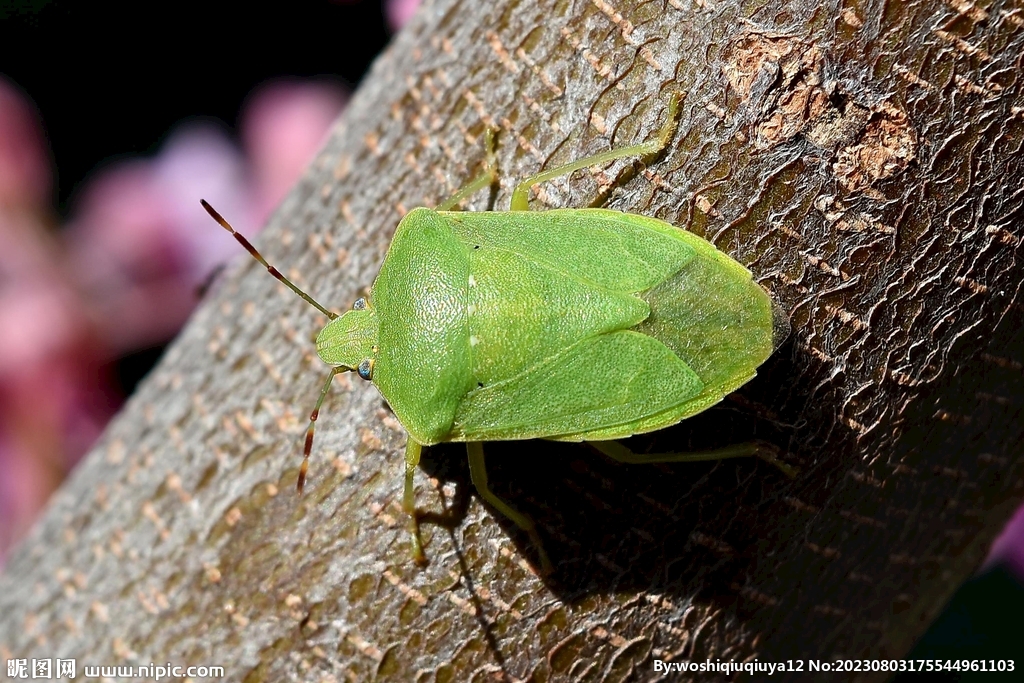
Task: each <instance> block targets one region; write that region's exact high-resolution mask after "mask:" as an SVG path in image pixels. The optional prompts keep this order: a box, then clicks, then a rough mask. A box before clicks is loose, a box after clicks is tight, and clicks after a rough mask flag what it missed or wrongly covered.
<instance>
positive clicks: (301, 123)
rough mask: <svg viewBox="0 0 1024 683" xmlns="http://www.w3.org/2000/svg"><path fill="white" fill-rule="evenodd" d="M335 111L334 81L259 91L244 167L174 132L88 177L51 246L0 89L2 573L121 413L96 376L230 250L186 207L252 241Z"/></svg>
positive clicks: (158, 339)
mask: <svg viewBox="0 0 1024 683" xmlns="http://www.w3.org/2000/svg"><path fill="white" fill-rule="evenodd" d="M344 103H345V93H344V91H343V90H342V89H341V88H340V87H338V86H334V85H325V84H310V83H302V82H279V83H275V84H272V85H269V86H266V87H264V88H262V89H260V90H258V91H257V92H256V94H255V95H253V97H252V98H251V100H250V103H249V106H248V111H246V112H244V113H243V115H242V117H241V118H242V121H243V130H244V138H245V143H246V149H247V150H248V153H249V157H250V158H249V159H248V160H247V159H246V157H244V156H243V155H242V153H241V152H240V151H239V150H238V148H237V146H236V145H235V144H233V143H232V142H231V140H229V139H228V137H227V136H226V134H225V133H223V132H222V131H221V130H220V129H219V128H218V127H216V126H212V125H209V124H204V123H188V124H185V125H183V126H181V127H179V128H178V129H177V130H176V131H174V132H173V133H172V134H171V135H170V136H169V137H168V139H167V141H166V142H165V143H164V145H163V146H162V148H161V149H160V151H159V153H158V154H157V155H156V156H155V157H153V158H148V159H146V158H138V159H133V160H128V161H121V162H117V163H115V164H113V165H110V166H108V167H107V168H106V169H104V170H103V171H101V172H100V173H98V174H96V175H95V176H94V177H93V178H91V179H89V180H87V181H86V183H85V184H84V187H83V188H82V189H81V190H80V191H79V192H78V195H77V199H76V201H75V206H74V213H73V216H72V219H71V220H70V221H69V223H68V225H67V226H66V227H65V229H64V230H63V233H62V236H61V237H62V238H60V237H58V235H55V234H50V232H49V229H48V227H47V225H46V221H47V217H48V216H50V214H51V211H52V209H51V208H50V207H49V206H47V202H48V200H49V196H48V195H49V193H50V183H51V179H50V171H49V168H50V167H49V158H48V156H47V153H46V147H45V144H44V142H45V141H44V137H43V134H42V128H41V126H40V125H39V122H38V119H37V117H36V116H35V113H34V109H33V107H32V106H31V104H30V103H29V102H28V100H27V99H26V98H24V96H23V95H22V94H21V92H20V91H19V90H18V89H17V88H15V87H14V86H12V85H10V84H9V83H7V82H6V81H4V80H0V244H2V245H3V249H0V563H2V559H3V553H4V552H5V551H6V549H7V548H8V547H10V545H11V544H12V543H13V542H14V541H16V540H17V538H19V537H20V536H21V535H22V534H23V533H24V531H25V530H27V529H28V526H29V524H30V523H31V521H32V519H33V518H34V517H35V515H36V514H37V513H38V511H39V510H40V509H41V507H42V506H43V504H44V503H45V501H46V499H47V498H48V497H49V494H50V493H51V492H52V491H53V490H54V489H55V488H56V487H57V486H58V485H59V484H60V482H61V480H62V479H63V477H64V476H65V474H66V473H67V471H68V469H69V468H70V466H71V465H72V464H73V463H74V461H75V460H77V458H78V457H79V456H80V455H81V454H82V453H83V452H84V451H85V450H86V449H87V448H88V447H89V446H90V445H91V444H92V442H93V441H94V440H95V438H96V437H97V436H98V435H99V433H100V431H101V430H102V428H103V425H104V424H105V422H106V420H107V419H108V418H109V416H110V415H111V414H112V412H113V411H114V409H115V408H116V406H117V404H119V403H120V397H119V396H118V395H117V393H116V392H115V391H114V390H113V389H112V388H111V386H110V384H109V382H107V370H108V368H109V367H110V364H111V363H112V362H113V361H114V359H116V358H117V357H118V356H123V355H126V354H129V353H132V352H135V351H139V350H142V349H145V348H148V347H153V346H158V345H160V344H163V343H166V342H167V341H168V340H169V339H170V338H171V337H173V336H174V334H176V333H177V331H178V329H180V327H181V325H182V324H183V323H184V322H185V319H186V318H187V317H188V316H189V314H190V313H191V311H192V309H193V307H194V306H195V304H196V302H197V300H198V290H199V289H200V285H202V284H204V283H205V281H206V280H207V278H208V277H209V276H210V274H211V272H212V271H213V270H214V269H215V268H216V267H217V266H218V265H219V264H221V263H223V262H225V261H226V260H227V259H229V258H231V257H234V256H235V255H238V254H239V253H240V249H239V247H238V244H237V243H236V242H235V241H234V240H232V239H231V238H230V236H228V235H227V234H225V233H224V231H223V230H221V229H220V228H218V227H217V225H216V223H214V222H213V221H212V220H211V219H210V217H209V216H208V215H207V214H206V212H205V211H204V210H203V209H202V207H201V206H200V205H199V199H200V198H205V199H207V200H209V201H210V203H211V204H213V205H214V206H215V207H217V209H218V210H219V211H221V212H222V213H223V214H224V215H225V216H226V217H228V219H229V220H231V222H232V223H233V224H234V225H235V226H236V227H237V228H238V229H239V230H241V231H243V232H245V233H246V234H248V235H250V236H252V235H254V233H255V232H256V228H257V227H258V226H259V225H260V224H262V222H263V220H264V218H265V216H266V214H267V213H269V212H270V211H271V210H272V209H273V208H274V207H275V206H276V204H277V203H278V202H279V201H280V200H281V198H282V197H283V196H284V195H285V193H286V192H287V191H288V188H289V187H290V186H291V185H292V184H293V183H294V182H295V181H296V179H297V178H298V177H299V176H300V175H301V173H302V171H303V168H304V167H305V165H306V164H307V163H308V162H309V161H310V159H312V157H313V155H314V154H315V153H316V150H317V149H318V148H319V146H320V143H321V142H322V141H323V139H324V137H325V135H326V134H327V131H328V128H329V127H330V125H331V122H333V121H334V119H335V118H336V117H337V115H338V113H339V112H340V111H341V109H342V107H343V106H344Z"/></svg>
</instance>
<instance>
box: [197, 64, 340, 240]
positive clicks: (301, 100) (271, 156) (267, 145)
mask: <svg viewBox="0 0 1024 683" xmlns="http://www.w3.org/2000/svg"><path fill="white" fill-rule="evenodd" d="M347 99H348V94H347V93H346V91H345V90H344V89H343V88H342V87H341V86H339V85H335V84H333V83H317V82H309V81H291V80H289V81H276V82H271V83H268V84H265V85H263V86H260V87H259V88H257V89H256V90H255V91H254V92H253V93H252V94H251V95H250V96H249V99H248V101H247V102H246V105H245V107H244V109H243V113H242V117H241V124H240V126H239V127H240V129H241V135H242V145H243V147H244V149H245V153H246V156H248V158H249V162H250V164H251V169H252V176H253V185H254V187H253V192H254V198H255V220H256V222H257V223H258V224H261V225H262V224H263V222H264V221H265V220H266V219H267V217H268V216H269V215H270V212H271V211H273V210H274V209H275V208H277V205H278V204H280V203H281V200H282V199H284V196H285V195H286V194H287V193H288V190H290V189H291V187H292V185H294V184H295V181H296V180H298V179H299V177H300V176H301V175H302V172H303V171H304V170H305V168H306V165H307V164H308V163H309V162H310V161H311V160H312V159H313V157H314V155H315V154H316V152H317V151H318V150H319V149H320V146H321V145H322V144H323V142H324V139H325V138H326V137H327V133H328V131H329V129H330V127H331V124H332V123H333V122H334V120H335V119H336V118H338V115H339V114H340V113H341V111H342V109H344V108H345V102H346V100H347ZM214 206H216V205H214ZM225 215H226V214H225Z"/></svg>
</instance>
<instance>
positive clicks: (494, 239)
mask: <svg viewBox="0 0 1024 683" xmlns="http://www.w3.org/2000/svg"><path fill="white" fill-rule="evenodd" d="M440 213H441V215H442V216H443V217H444V219H445V220H446V221H447V222H448V223H449V225H451V228H452V232H454V233H455V235H456V237H457V238H458V239H459V240H460V241H462V242H463V243H464V244H465V245H466V246H467V248H469V249H470V250H472V248H473V247H474V246H477V245H480V246H483V245H486V246H489V247H494V248H497V249H502V250H504V251H509V252H512V253H514V254H518V255H519V256H521V257H523V258H524V259H526V260H527V261H530V262H533V263H538V264H542V265H544V266H547V267H549V268H551V269H553V270H556V271H558V272H561V273H563V274H564V275H565V276H566V277H569V278H572V279H575V280H578V281H580V282H583V283H587V284H589V285H592V286H597V287H601V288H604V289H607V290H609V291H612V292H624V293H637V292H642V291H644V290H647V289H650V288H651V287H654V286H656V285H657V284H658V283H660V282H664V281H665V279H666V278H668V277H669V276H670V275H672V274H673V273H677V272H679V270H680V269H681V268H682V267H683V266H684V265H685V264H686V263H687V262H689V261H690V260H691V259H693V258H694V257H695V256H696V255H697V253H698V251H699V249H698V248H695V245H694V244H691V243H690V242H691V241H693V240H692V239H691V238H692V237H693V236H692V235H690V234H689V233H686V232H685V231H683V230H680V229H679V228H677V227H675V226H672V225H669V224H668V223H666V222H664V221H660V220H657V219H655V218H648V217H645V216H637V215H634V214H627V213H623V212H621V211H612V210H609V209H584V210H580V209H555V210H553V211H500V212H499V211H481V212H464V211H450V212H440ZM698 239H699V238H698ZM702 241H703V240H701V242H702ZM705 244H706V243H705ZM697 246H699V245H697ZM708 247H709V248H711V250H712V251H714V248H713V247H711V246H710V245H708Z"/></svg>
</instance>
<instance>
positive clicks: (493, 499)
mask: <svg viewBox="0 0 1024 683" xmlns="http://www.w3.org/2000/svg"><path fill="white" fill-rule="evenodd" d="M466 451H467V452H468V454H469V476H470V477H471V478H472V479H473V486H475V487H476V490H477V493H479V494H480V497H481V498H483V499H484V500H486V501H487V502H488V503H490V504H491V506H492V507H494V508H495V509H496V510H497V511H498V512H500V513H501V514H503V515H505V516H506V517H508V518H509V519H511V520H512V521H513V522H515V524H516V526H518V527H519V528H520V529H522V530H523V531H525V532H526V533H527V534H529V535H530V540H531V541H532V542H533V545H534V547H535V548H536V549H537V554H538V555H539V556H540V570H541V573H542V574H550V573H551V569H552V567H551V560H549V559H548V554H547V553H546V552H544V545H543V544H542V543H541V540H540V535H539V534H538V533H537V526H536V525H535V524H534V523H533V519H531V518H530V516H529V515H527V514H524V513H522V512H519V511H518V510H516V509H515V508H513V507H512V506H511V505H509V504H508V503H506V502H505V501H503V500H502V499H501V498H499V497H498V495H497V494H496V493H494V491H492V490H491V489H490V487H489V486H488V485H487V465H486V464H485V463H484V447H483V444H481V443H479V442H473V441H471V442H469V443H467V444H466Z"/></svg>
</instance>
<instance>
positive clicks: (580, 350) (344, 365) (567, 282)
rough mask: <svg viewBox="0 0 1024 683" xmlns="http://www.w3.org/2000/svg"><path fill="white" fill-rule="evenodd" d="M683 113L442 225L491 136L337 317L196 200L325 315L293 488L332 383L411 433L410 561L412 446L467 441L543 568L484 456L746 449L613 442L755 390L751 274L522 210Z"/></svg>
mask: <svg viewBox="0 0 1024 683" xmlns="http://www.w3.org/2000/svg"><path fill="white" fill-rule="evenodd" d="M678 104H679V96H678V95H676V96H673V98H672V99H671V101H670V103H669V107H668V113H667V115H666V120H665V123H664V124H663V125H662V127H661V129H660V131H659V133H658V135H657V136H656V137H655V138H653V139H652V140H650V141H648V142H646V143H643V144H639V145H633V146H630V147H624V148H617V149H612V150H609V151H607V152H604V153H602V154H598V155H595V156H591V157H587V158H585V159H581V160H578V161H575V162H573V163H570V164H567V165H564V166H559V167H558V168H555V169H552V170H549V171H545V172H543V173H541V174H538V175H535V176H532V177H530V178H528V179H526V180H524V181H522V182H520V183H519V184H518V185H516V187H515V190H514V192H513V194H512V199H511V207H510V211H502V212H498V211H487V212H464V211H453V210H452V209H453V208H454V207H456V206H457V204H458V203H459V202H460V201H461V200H463V199H465V198H466V197H467V196H469V195H470V194H472V193H474V192H476V191H478V190H481V189H483V188H485V187H487V186H489V185H492V184H493V183H494V182H496V180H497V170H496V167H495V163H494V155H493V137H492V136H491V135H490V133H489V134H488V140H489V144H488V167H487V170H486V171H485V172H484V173H483V174H481V175H480V176H479V177H477V178H476V179H475V180H473V181H472V182H470V183H469V184H468V185H467V186H466V187H464V188H463V189H461V190H460V191H459V192H457V193H456V194H455V195H453V196H452V197H451V198H449V199H448V200H446V201H445V202H443V203H442V204H441V205H440V206H438V207H437V208H436V209H433V210H432V209H427V208H418V209H414V210H413V211H411V212H409V213H408V214H407V215H406V216H405V217H404V218H403V219H402V221H401V222H400V223H399V225H398V228H397V230H396V231H395V236H394V238H393V240H392V242H391V246H390V247H389V249H388V252H387V254H386V256H385V258H384V262H383V264H382V265H381V268H380V272H379V273H378V275H377V278H376V280H375V281H374V283H373V286H372V288H371V290H370V294H369V296H368V297H367V298H365V299H359V300H358V301H356V302H355V304H354V305H353V307H352V310H350V311H348V312H347V313H345V314H344V315H341V316H338V315H336V314H334V313H332V312H331V311H329V310H327V309H326V308H324V307H323V306H321V305H320V304H319V303H317V302H316V301H315V300H314V299H313V298H312V297H310V296H309V295H308V294H306V293H305V292H303V291H302V290H301V289H299V288H298V287H297V286H296V285H295V284H293V283H292V282H290V281H289V280H288V279H287V278H285V277H284V276H283V275H281V274H280V273H279V272H278V271H277V270H276V269H274V268H273V267H272V266H270V265H269V264H268V263H267V262H266V261H265V260H264V259H263V257H262V256H261V255H260V254H259V252H258V251H256V249H255V248H254V247H253V246H252V245H251V244H250V243H249V242H248V241H247V240H246V239H245V238H244V237H242V236H241V235H240V234H238V233H236V232H235V231H234V230H233V229H232V228H231V226H230V225H229V224H228V223H227V222H226V221H225V220H224V219H223V218H221V217H220V215H219V214H217V213H216V212H215V211H214V210H213V209H212V208H211V207H210V206H209V205H208V204H207V203H206V202H205V201H203V202H202V204H203V206H204V207H205V208H206V210H207V211H208V212H209V213H210V214H211V215H212V216H213V217H214V218H215V219H216V220H217V222H218V223H220V224H221V225H222V226H223V227H224V228H225V229H227V230H228V231H230V232H231V233H232V234H233V235H235V238H236V239H237V240H238V241H239V242H240V243H241V244H242V245H243V246H244V247H245V248H246V249H247V250H248V251H249V252H250V253H251V254H252V255H253V256H254V257H255V258H256V259H257V260H259V262H260V263H262V264H263V265H264V266H266V268H267V269H268V270H269V271H270V272H271V274H272V275H274V277H276V278H277V279H279V280H281V281H282V282H283V283H284V284H285V285H287V286H288V287H290V288H291V289H292V290H293V291H295V292H296V293H297V294H298V295H299V296H300V297H302V298H303V299H304V300H305V301H306V302H308V303H309V304H311V305H312V306H314V307H315V308H317V309H318V310H319V311H320V312H322V313H324V314H325V315H326V316H327V317H328V318H329V319H330V321H329V322H328V323H327V325H326V326H325V327H324V328H323V330H321V332H320V334H319V335H318V337H317V340H316V346H317V353H318V354H319V356H320V358H321V359H322V360H323V361H324V362H325V363H326V364H328V365H330V366H331V372H330V375H329V376H328V378H327V382H326V383H325V384H324V386H323V389H322V390H321V392H320V396H319V399H318V400H317V403H316V407H315V408H314V409H313V412H312V414H311V415H310V423H309V428H308V430H307V432H306V441H305V448H304V458H303V463H302V469H301V470H300V473H299V478H298V489H299V491H301V490H302V487H303V484H304V481H305V477H306V469H307V466H308V462H309V460H308V459H309V454H310V451H311V449H312V441H313V431H314V427H315V423H316V419H317V417H318V415H319V411H320V407H321V405H322V404H323V401H324V397H325V396H326V395H327V392H328V390H329V388H330V386H331V381H332V379H333V378H334V376H335V375H337V374H338V373H340V372H348V371H356V372H357V373H358V374H359V376H360V377H362V378H363V379H365V380H368V381H371V382H372V383H373V384H374V385H376V387H377V389H378V390H379V391H380V393H381V394H382V395H383V397H384V399H385V400H386V401H387V402H388V404H389V405H390V406H391V409H392V410H393V411H394V413H395V416H396V417H397V418H398V420H399V422H401V424H402V426H403V427H404V428H405V429H406V431H407V432H408V441H407V446H406V454H405V460H406V476H405V489H404V496H403V507H404V509H405V510H406V511H407V512H408V513H409V514H410V515H411V516H412V519H413V549H414V553H415V557H416V559H417V561H423V559H424V555H423V549H422V547H421V541H420V539H419V533H418V527H417V522H416V520H417V513H416V506H415V500H414V495H413V475H414V472H415V469H416V466H417V465H418V463H419V459H420V453H421V450H422V448H423V446H429V445H433V444H437V443H442V442H451V441H461V442H466V444H467V450H468V453H469V462H470V474H471V478H472V480H473V483H474V485H475V486H476V488H477V490H478V492H479V493H480V495H481V496H482V498H483V499H484V500H486V501H488V502H489V503H490V504H491V505H493V506H494V507H495V508H497V509H498V510H499V511H501V512H502V513H503V514H504V515H506V516H507V517H509V518H510V519H512V520H513V521H514V522H515V523H516V524H517V525H518V526H520V527H521V528H522V529H524V530H525V531H527V532H528V533H529V534H530V536H531V539H532V540H533V542H534V544H535V545H536V547H537V549H538V552H539V554H540V557H541V562H542V565H543V569H544V570H545V571H546V570H548V569H549V567H550V563H549V561H548V559H547V557H546V555H545V553H544V551H543V548H542V546H541V544H540V540H539V537H538V535H537V532H536V529H535V526H534V523H533V521H532V520H531V519H530V517H529V516H527V515H525V514H523V513H521V512H518V511H516V510H515V509H513V508H512V507H511V506H510V505H509V504H508V503H506V502H505V501H503V500H502V499H501V498H499V497H498V496H497V495H495V494H494V493H493V492H492V491H491V490H490V489H489V488H488V485H487V473H486V468H485V464H484V455H483V448H482V446H481V443H482V442H484V441H494V440H518V439H535V438H543V439H552V440H558V441H588V442H591V443H592V444H593V445H594V446H595V447H597V448H598V450H600V451H602V452H604V453H606V454H607V455H609V456H611V457H612V458H615V459H618V460H623V461H627V462H667V461H672V462H681V461H693V460H708V459H719V458H727V457H737V456H748V455H754V454H755V453H757V450H758V449H757V448H756V447H755V446H754V445H752V444H740V445H737V446H733V447H729V448H724V449H720V450H716V451H709V452H702V453H677V454H663V455H639V454H633V453H632V452H630V451H629V450H628V449H626V448H625V447H623V446H620V445H618V444H615V443H614V442H613V441H612V440H614V439H620V438H624V437H628V436H631V435H634V434H640V433H644V432H650V431H653V430H657V429H662V428H664V427H667V426H670V425H673V424H675V423H677V422H679V421H681V420H683V419H685V418H687V417H690V416H692V415H694V414H696V413H699V412H701V411H703V410H705V409H706V408H708V407H710V406H711V405H713V404H715V403H718V402H719V401H720V400H721V399H722V398H723V397H725V396H726V395H727V394H729V393H730V392H732V391H734V390H735V389H737V388H738V387H740V386H741V385H743V384H744V383H746V382H747V381H749V380H750V379H751V378H752V377H753V376H754V374H755V372H756V370H757V368H758V366H759V365H761V363H763V362H764V361H765V359H767V358H768V356H769V355H771V353H772V351H773V350H774V349H775V348H776V347H777V346H778V344H779V343H780V342H781V341H782V340H783V339H784V338H785V336H786V335H787V334H788V329H789V328H788V322H787V320H786V318H785V315H783V314H781V313H780V312H779V309H778V308H777V307H776V306H775V305H774V304H773V303H772V301H771V299H770V298H769V296H768V294H767V293H766V292H765V291H764V290H763V289H762V288H761V287H760V286H759V285H758V284H756V283H755V282H754V281H753V280H752V278H751V275H750V272H749V271H747V269H746V268H744V267H743V266H742V265H740V264H739V263H738V262H736V261H735V260H733V259H732V258H730V257H729V256H727V255H725V254H724V253H722V252H721V251H719V250H718V249H716V248H715V246H714V245H712V244H711V243H710V242H708V241H706V240H704V239H702V238H700V237H698V236H696V235H694V234H692V233H689V232H687V231H685V230H683V229H681V228H677V227H675V226H672V225H670V224H669V223H666V222H664V221H660V220H657V219H654V218H648V217H646V216H641V215H637V214H630V213H623V212H620V211H613V210H608V209H556V210H550V211H529V207H528V203H527V198H528V193H529V190H530V188H531V187H532V186H533V185H535V184H537V183H540V182H544V181H547V180H550V179H552V178H555V177H557V176H561V175H566V174H569V173H572V172H573V171H576V170H578V169H581V168H585V167H588V166H592V165H595V164H600V163H603V162H606V161H610V160H613V159H618V158H621V157H628V156H637V157H650V156H653V155H657V154H659V153H661V152H662V151H663V150H664V149H665V147H666V146H667V145H668V143H669V140H670V139H671V138H672V136H673V135H674V133H675V128H676V121H677V117H676V112H677V108H678ZM762 455H763V454H762ZM766 457H767V459H769V460H771V457H770V456H766ZM776 464H779V466H780V467H782V468H783V469H784V470H785V466H784V465H782V464H780V463H776Z"/></svg>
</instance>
